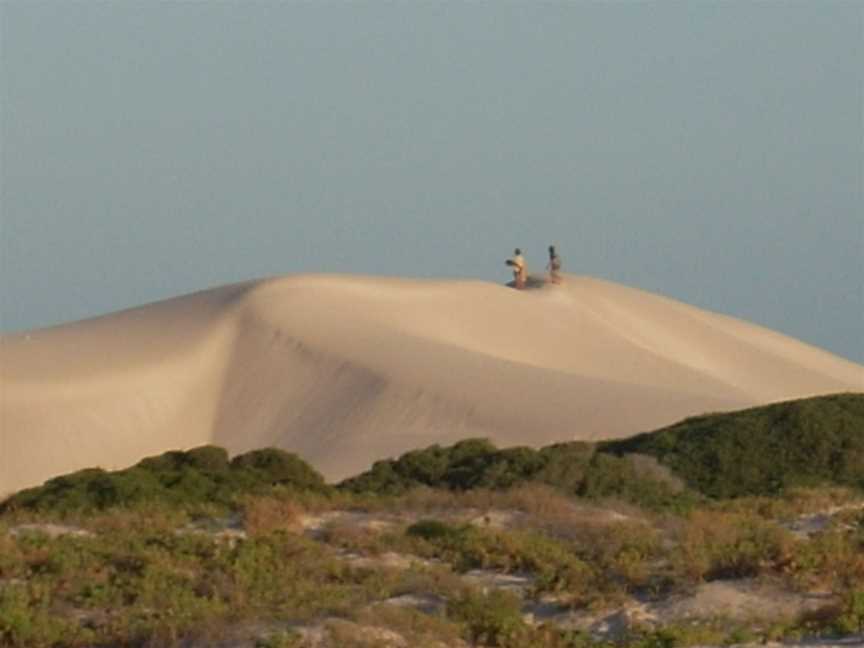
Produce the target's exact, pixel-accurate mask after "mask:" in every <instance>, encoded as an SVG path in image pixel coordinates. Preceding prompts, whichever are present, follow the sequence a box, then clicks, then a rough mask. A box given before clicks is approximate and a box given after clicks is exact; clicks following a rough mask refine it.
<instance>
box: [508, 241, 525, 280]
mask: <svg viewBox="0 0 864 648" xmlns="http://www.w3.org/2000/svg"><path fill="white" fill-rule="evenodd" d="M506 263H507V265H509V266H510V267H511V268H513V285H514V286H515V287H516V288H518V289H520V290H521V289H522V288H524V287H525V280H526V279H527V278H528V268H527V266H526V265H525V257H523V256H522V250H520V249H519V248H516V249H515V250H513V257H512V258H510V259H507V261H506Z"/></svg>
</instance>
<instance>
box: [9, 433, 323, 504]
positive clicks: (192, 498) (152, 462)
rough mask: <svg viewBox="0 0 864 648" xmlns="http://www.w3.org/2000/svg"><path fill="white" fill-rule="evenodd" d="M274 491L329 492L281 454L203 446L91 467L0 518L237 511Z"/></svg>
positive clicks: (29, 493) (26, 494) (24, 496)
mask: <svg viewBox="0 0 864 648" xmlns="http://www.w3.org/2000/svg"><path fill="white" fill-rule="evenodd" d="M276 488H279V489H285V488H291V489H295V490H298V491H314V492H316V493H326V492H329V487H328V486H327V485H326V484H325V482H324V478H323V477H322V476H321V475H320V474H319V473H318V472H316V471H315V470H314V469H313V468H311V467H310V466H309V465H308V464H307V463H306V462H304V461H303V460H301V459H300V458H298V457H297V456H296V455H294V454H291V453H288V452H285V451H283V450H277V449H274V448H267V449H264V450H255V451H252V452H249V453H247V454H244V455H239V456H237V457H235V458H234V459H233V460H232V461H231V462H229V461H228V454H227V452H226V451H225V450H224V449H223V448H219V447H216V446H202V447H200V448H194V449H192V450H189V451H186V452H182V451H179V450H172V451H170V452H166V453H163V454H161V455H158V456H155V457H148V458H146V459H143V460H141V461H140V462H138V464H136V465H135V466H132V467H131V468H127V469H125V470H117V471H112V472H107V471H105V470H101V469H98V468H90V469H87V470H81V471H78V472H75V473H71V474H69V475H64V476H61V477H56V478H54V479H51V480H49V481H48V482H46V483H45V484H44V485H43V486H40V487H37V488H30V489H27V490H24V491H21V492H19V493H17V494H15V495H13V496H11V497H9V498H8V499H7V500H5V501H4V502H3V503H2V504H0V514H2V513H5V512H8V511H12V510H31V511H54V512H60V513H66V512H72V511H91V510H105V509H109V508H116V507H122V506H133V505H140V504H142V503H147V502H162V503H165V504H169V505H172V506H176V507H187V508H188V507H196V506H207V505H217V506H222V507H236V506H237V503H238V501H239V500H240V499H241V498H242V496H244V495H246V494H249V493H255V494H268V493H271V492H273V490H274V489H276Z"/></svg>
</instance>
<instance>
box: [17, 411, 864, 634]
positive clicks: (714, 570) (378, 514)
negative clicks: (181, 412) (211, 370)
mask: <svg viewBox="0 0 864 648" xmlns="http://www.w3.org/2000/svg"><path fill="white" fill-rule="evenodd" d="M862 419H864V397H861V396H852V395H840V396H832V397H825V398H820V399H808V400H804V401H796V402H791V403H781V404H777V405H772V406H769V407H766V408H756V409H752V410H746V411H744V412H738V413H733V414H727V415H716V416H708V417H699V418H695V419H689V420H687V421H684V422H682V423H679V424H678V425H675V426H671V427H670V428H666V429H664V430H659V431H657V432H654V433H651V434H647V435H641V436H640V437H636V438H634V439H628V440H625V441H616V442H607V443H602V444H598V445H593V444H587V443H565V444H557V445H554V446H549V447H547V448H542V449H539V450H534V449H530V448H508V449H498V448H496V447H495V446H493V445H492V444H491V443H489V442H488V441H485V440H480V439H471V440H467V441H463V442H461V443H457V444H456V445H454V446H451V447H439V446H432V447H430V448H426V449H422V450H416V451H413V452H409V453H407V454H405V455H403V456H402V457H399V458H397V459H394V460H389V461H381V462H378V463H376V464H375V465H374V466H373V467H372V468H371V469H370V470H369V471H368V472H366V473H363V474H362V475H358V476H357V477H354V478H352V479H349V480H346V481H345V482H343V483H342V484H340V485H338V486H328V485H327V484H325V482H324V480H323V478H322V477H321V475H319V474H318V473H317V472H316V471H315V470H313V469H312V468H311V467H309V466H308V465H307V464H306V463H304V462H303V461H302V460H301V459H299V458H298V457H296V456H295V455H292V454H290V453H286V452H283V451H280V450H274V449H265V450H258V451H254V452H250V453H246V454H243V455H239V456H237V457H234V458H233V459H229V457H228V454H227V452H226V451H225V450H224V449H222V448H218V447H214V446H204V447H201V448H196V449H193V450H189V451H185V452H181V451H173V452H168V453H165V454H162V455H159V456H156V457H150V458H147V459H144V460H142V461H141V462H139V463H138V464H137V465H135V466H133V467H131V468H128V469H126V470H121V471H114V472H108V471H103V470H99V469H89V470H84V471H79V472H77V473H73V474H71V475H66V476H63V477H58V478H55V479H52V480H50V481H49V482H47V483H46V484H45V485H43V486H42V487H39V488H34V489H28V490H26V491H22V492H20V493H18V494H16V495H14V496H12V497H10V498H9V499H7V500H6V501H5V502H3V503H2V504H0V645H2V646H10V647H12V648H17V647H23V646H27V647H34V648H39V647H49V646H50V647H52V648H80V647H83V646H109V645H110V646H129V647H132V646H135V647H138V646H154V645H158V646H174V645H185V646H205V645H209V644H211V643H213V641H214V640H215V639H216V638H219V639H225V638H231V637H235V636H236V637H237V639H238V641H246V642H247V643H248V642H249V641H252V642H253V643H252V644H249V645H257V646H262V647H264V646H269V647H274V648H275V647H277V646H281V647H287V646H293V647H301V646H307V645H310V641H307V639H306V638H304V637H305V635H304V632H306V631H307V630H308V629H309V628H317V631H318V632H319V633H321V636H323V639H322V641H323V642H324V645H325V646H349V647H350V646H389V645H393V646H396V645H412V646H418V647H428V648H432V647H436V648H442V647H443V646H448V647H449V646H459V645H463V646H469V645H484V646H501V647H504V648H528V647H531V646H539V645H543V646H549V647H550V648H565V647H567V648H586V647H587V646H596V645H603V646H609V647H611V646H612V645H615V646H616V648H618V647H620V648H652V647H655V646H656V647H661V646H662V647H667V646H686V645H694V644H700V645H706V644H713V645H721V644H728V643H736V642H742V641H755V642H759V641H766V640H776V639H783V638H799V637H803V636H812V635H833V636H837V635H840V636H842V635H850V634H856V633H862V632H864V495H862V492H861V489H862V487H864V464H861V463H860V462H861V461H862V457H864V455H862V454H861V453H862V451H864V450H862V443H864V441H862V439H864V428H862V425H861V422H862ZM826 439H827V441H826ZM832 444H834V445H832ZM805 457H806V461H805ZM808 516H810V517H808ZM327 520H330V521H329V522H327ZM796 520H797V521H800V520H805V521H807V520H810V521H813V522H814V524H813V525H812V528H809V527H808V530H807V531H806V532H802V531H800V530H798V527H796V526H795V525H796V524H797V522H796ZM59 522H64V523H65V524H66V525H67V526H51V525H56V524H57V523H59ZM816 522H818V524H817V523H816ZM71 525H74V526H71ZM502 576H509V577H511V578H512V582H515V583H521V585H518V586H516V587H515V589H514V588H513V587H510V588H509V589H508V588H504V587H501V586H498V585H495V584H494V583H496V582H497V581H496V580H495V579H496V578H499V577H502ZM484 579H487V580H484ZM742 579H747V580H746V581H745V580H742ZM715 580H723V581H727V582H753V583H756V582H758V583H761V584H762V585H763V586H770V587H773V588H775V589H776V591H781V592H784V593H785V594H784V595H788V596H793V595H795V594H796V593H800V594H801V595H802V596H803V595H804V594H806V593H811V592H821V593H822V594H821V596H823V598H824V604H823V605H821V606H819V607H818V608H815V609H809V610H807V611H805V612H801V613H798V614H796V615H793V616H792V617H789V618H784V619H774V620H772V621H770V622H761V621H750V620H745V621H742V620H740V619H737V620H736V619H728V618H722V617H719V618H711V617H710V616H709V617H707V618H704V619H702V620H701V621H698V622H692V621H689V620H688V621H684V620H681V621H675V620H672V621H664V622H663V623H649V624H647V625H645V624H643V625H639V624H635V623H634V624H630V625H628V626H626V627H625V628H624V629H623V630H622V631H621V633H620V634H618V635H616V636H614V637H613V636H609V635H598V634H596V633H595V634H592V633H591V632H589V631H587V630H586V629H585V628H587V627H588V625H583V626H581V627H583V629H581V630H579V629H564V628H563V627H562V626H560V625H557V624H556V623H554V622H552V621H548V620H547V621H546V622H544V621H543V620H542V618H537V619H535V618H533V617H532V615H533V614H534V610H536V609H538V606H540V607H543V606H545V608H544V609H552V610H558V612H560V613H561V614H569V615H573V616H571V617H568V618H575V619H582V618H589V617H592V615H594V616H595V617H596V616H597V615H600V616H602V615H603V614H611V613H612V612H614V611H615V610H616V609H617V607H618V606H621V605H623V604H624V603H625V602H627V601H631V600H632V599H633V597H638V598H639V600H642V601H646V600H647V601H657V600H664V598H665V597H668V596H670V595H685V594H686V593H688V592H692V591H693V590H694V588H698V587H700V586H701V585H702V584H704V583H706V582H710V581H715ZM411 597H415V598H416V600H418V601H420V603H418V604H417V605H414V604H410V605H406V604H397V603H395V601H400V600H403V599H405V600H412V599H411ZM424 606H425V607H424ZM592 618H593V617H592ZM571 625H572V624H571ZM576 625H577V626H578V624H576ZM394 637H395V638H394ZM399 641H402V642H403V643H402V644H400V643H399Z"/></svg>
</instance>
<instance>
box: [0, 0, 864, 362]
mask: <svg viewBox="0 0 864 648" xmlns="http://www.w3.org/2000/svg"><path fill="white" fill-rule="evenodd" d="M862 87H864V3H861V2H857V1H854V0H850V1H848V2H836V1H831V0H822V1H820V2H758V3H757V2H735V1H728V2H669V1H664V2H639V3H631V2H576V1H574V2H533V1H532V2H528V1H527V0H525V1H522V2H497V1H495V2H491V1H490V2H455V1H454V2H450V1H447V2H437V3H418V2H408V1H402V2H383V1H376V2H368V1H367V2H364V1H357V2H350V3H348V2H302V3H301V2H253V1H247V2H239V1H236V2H194V3H193V2H131V1H123V0H117V1H115V2H88V1H81V2H74V3H72V2H39V1H34V0H26V1H24V0H0V330H2V331H6V332H9V331H17V330H24V329H30V328H36V327H43V326H49V325H54V324H58V323H61V322H66V321H71V320H77V319H81V318H85V317H90V316H94V315H98V314H103V313H106V312H110V311H115V310H119V309H122V308H128V307H132V306H137V305H140V304H144V303H148V302H152V301H155V300H159V299H163V298H167V297H171V296H175V295H179V294H184V293H188V292H193V291H196V290H200V289H204V288H208V287H211V286H217V285H221V284H226V283H232V282H236V281H243V280H247V279H252V278H257V277H264V276H271V275H281V274H291V273H309V272H316V273H317V272H328V273H329V272H332V273H352V274H372V275H397V276H406V277H424V278H425V277H429V278H477V279H482V280H488V281H495V282H505V281H507V280H508V279H509V278H510V277H509V273H508V269H507V268H506V267H505V266H504V263H503V261H504V259H505V258H506V257H507V256H508V255H509V254H510V253H512V250H513V248H514V247H516V246H519V247H521V248H522V249H523V250H524V251H525V253H526V257H527V261H528V265H529V271H530V270H531V269H534V270H536V271H539V270H541V269H542V267H543V266H544V264H545V260H546V259H545V254H546V247H547V246H548V245H549V244H550V243H555V244H556V245H557V247H558V249H559V252H560V254H561V256H562V258H563V261H564V267H565V270H566V271H568V272H572V273H576V274H585V275H591V276H596V277H601V278H604V279H608V280H611V281H616V282H620V283H624V284H627V285H630V286H634V287H638V288H642V289H645V290H649V291H652V292H656V293H660V294H663V295H667V296H669V297H673V298H675V299H679V300H681V301H684V302H687V303H690V304H693V305H696V306H698V307H701V308H707V309H709V310H712V311H717V312H721V313H725V314H728V315H732V316H734V317H739V318H742V319H745V320H749V321H751V322H754V323H757V324H761V325H764V326H767V327H770V328H772V329H775V330H778V331H780V332H783V333H786V334H788V335H791V336H793V337H796V338H799V339H801V340H803V341H805V342H808V343H810V344H813V345H816V346H820V347H822V348H824V349H826V350H829V351H831V352H833V353H836V354H838V355H841V356H843V357H846V358H848V359H851V360H854V361H856V362H862V363H864V187H862V184H864V180H862V178H864V89H862Z"/></svg>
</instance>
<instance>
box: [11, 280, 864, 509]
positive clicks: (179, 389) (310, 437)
mask: <svg viewBox="0 0 864 648" xmlns="http://www.w3.org/2000/svg"><path fill="white" fill-rule="evenodd" d="M846 391H855V392H861V391H864V367H862V366H861V365H858V364H854V363H852V362H848V361H846V360H843V359H841V358H839V357H837V356H834V355H831V354H829V353H827V352H825V351H822V350H820V349H817V348H814V347H812V346H808V345H806V344H804V343H802V342H800V341H797V340H794V339H792V338H789V337H786V336H784V335H781V334H779V333H776V332H773V331H770V330H767V329H765V328H761V327H758V326H754V325H752V324H748V323H746V322H743V321H740V320H737V319H733V318H730V317H726V316H723V315H719V314H716V313H711V312H708V311H706V310H702V309H699V308H694V307H692V306H688V305H685V304H683V303H680V302H677V301H674V300H671V299H668V298H665V297H661V296H658V295H654V294H651V293H647V292H644V291H640V290H635V289H632V288H627V287H625V286H622V285H618V284H615V283H610V282H607V281H602V280H599V279H593V278H589V277H581V276H569V275H568V276H566V278H565V283H564V284H563V285H560V286H551V285H550V286H547V287H543V288H537V289H533V290H525V291H516V290H512V289H510V288H507V287H505V286H499V285H496V284H492V283H488V282H480V281H420V280H407V279H392V278H381V277H357V276H339V275H296V276H288V277H281V278H275V279H266V280H261V281H254V282H247V283H244V284H237V285H231V286H225V287H221V288H215V289H211V290H207V291H203V292H199V293H196V294H193V295H187V296H183V297H178V298H175V299H171V300H167V301H163V302H158V303H155V304H149V305H146V306H142V307H140V308H135V309H131V310H127V311H122V312H118V313H113V314H110V315H106V316H103V317H98V318H95V319H89V320H84V321H80V322H75V323H71V324H65V325H61V326H57V327H53V328H48V329H42V330H34V331H30V332H28V333H19V334H14V335H7V336H3V337H0V495H2V494H4V493H9V492H12V491H14V490H18V489H20V488H24V487H28V486H32V485H36V484H39V483H41V482H43V481H44V480H46V479H49V478H51V477H52V476H56V475H59V474H62V473H66V472H70V471H73V470H77V469H80V468H85V467H91V466H100V467H103V468H106V469H114V468H119V467H125V466H128V465H131V464H133V463H135V462H136V461H138V460H139V459H140V458H142V457H144V456H147V455H152V454H157V453H160V452H164V451H166V450H169V449H185V448H190V447H194V446H197V445H201V444H204V443H215V444H218V445H223V446H225V447H227V448H228V449H229V450H230V451H231V452H233V453H237V452H242V451H246V450H249V449H253V448H258V447H262V446H270V445H274V446H278V447H282V448H285V449H288V450H291V451H295V452H297V453H299V454H300V455H301V456H302V457H304V458H305V459H306V460H308V461H309V462H311V463H312V464H313V465H314V466H315V467H316V468H318V469H319V470H321V471H322V472H323V473H324V475H325V476H326V477H327V478H328V479H331V480H335V479H340V478H343V477H346V476H348V475H351V474H355V473H357V472H360V471H362V470H364V469H366V468H368V467H369V466H370V464H371V463H372V462H373V461H375V460H376V459H380V458H384V457H391V456H394V455H398V454H400V453H402V452H404V451H406V450H409V449H412V448H417V447H421V446H426V445H430V444H432V443H451V442H454V441H456V440H458V439H462V438H465V437H469V436H485V437H489V438H491V439H492V440H494V441H495V442H496V443H498V444H500V445H514V444H520V445H531V446H540V445H545V444H549V443H552V442H557V441H565V440H573V439H583V440H590V439H600V438H614V437H622V436H629V435H632V434H635V433H638V432H644V431H648V430H651V429H654V428H657V427H660V426H663V425H666V424H670V423H673V422H675V421H678V420H680V419H681V418H683V417H686V416H691V415H696V414H702V413H705V412H711V411H725V410H731V409H738V408H742V407H747V406H751V405H758V404H763V403H769V402H773V401H778V400H785V399H791V398H798V397H804V396H811V395H817V394H827V393H835V392H846Z"/></svg>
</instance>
